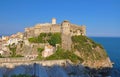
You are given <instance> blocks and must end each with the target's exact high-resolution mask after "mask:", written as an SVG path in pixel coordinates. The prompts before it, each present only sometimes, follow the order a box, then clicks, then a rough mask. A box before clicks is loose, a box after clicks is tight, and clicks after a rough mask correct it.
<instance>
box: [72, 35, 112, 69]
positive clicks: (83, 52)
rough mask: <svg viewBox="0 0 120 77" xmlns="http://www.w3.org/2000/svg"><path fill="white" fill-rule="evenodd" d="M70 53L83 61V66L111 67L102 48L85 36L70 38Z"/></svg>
mask: <svg viewBox="0 0 120 77" xmlns="http://www.w3.org/2000/svg"><path fill="white" fill-rule="evenodd" d="M72 42H73V43H72V51H74V53H75V54H76V55H77V56H79V57H80V58H82V59H83V63H82V64H83V65H84V66H88V67H91V68H100V67H112V63H111V61H110V59H109V57H108V55H107V53H106V51H105V50H104V48H103V47H102V46H101V45H100V44H97V43H95V42H94V41H93V40H91V39H89V38H88V37H86V36H73V37H72Z"/></svg>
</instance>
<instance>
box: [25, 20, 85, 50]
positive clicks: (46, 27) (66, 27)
mask: <svg viewBox="0 0 120 77" xmlns="http://www.w3.org/2000/svg"><path fill="white" fill-rule="evenodd" d="M40 33H61V34H62V48H63V49H67V50H70V49H71V44H72V42H71V36H74V35H83V36H85V35H86V27H85V26H84V25H81V26H78V25H75V24H71V23H70V22H69V21H67V20H64V21H63V22H62V23H61V24H57V23H56V19H55V18H53V19H52V23H44V24H37V25H35V26H34V27H30V28H25V33H24V37H26V38H30V37H35V36H38V35H39V34H40Z"/></svg>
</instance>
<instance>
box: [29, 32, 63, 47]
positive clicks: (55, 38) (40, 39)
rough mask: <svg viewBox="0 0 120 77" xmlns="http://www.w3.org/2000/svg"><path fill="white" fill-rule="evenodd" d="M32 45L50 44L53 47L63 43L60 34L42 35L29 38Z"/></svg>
mask: <svg viewBox="0 0 120 77" xmlns="http://www.w3.org/2000/svg"><path fill="white" fill-rule="evenodd" d="M28 41H29V42H31V43H49V44H51V45H53V46H55V45H56V44H60V43H61V34H60V33H40V35H39V36H37V37H32V38H28Z"/></svg>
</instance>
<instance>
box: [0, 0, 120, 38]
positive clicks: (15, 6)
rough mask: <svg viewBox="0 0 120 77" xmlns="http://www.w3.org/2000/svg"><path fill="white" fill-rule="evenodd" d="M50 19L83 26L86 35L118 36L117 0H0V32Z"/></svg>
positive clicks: (119, 7) (119, 8) (119, 13)
mask: <svg viewBox="0 0 120 77" xmlns="http://www.w3.org/2000/svg"><path fill="white" fill-rule="evenodd" d="M52 18H56V19H57V23H58V24H60V23H61V22H62V21H63V20H69V21H70V23H73V24H77V25H86V28H87V36H104V37H120V0H0V35H10V34H14V33H17V32H24V28H25V27H32V26H34V25H36V24H38V23H46V22H48V23H51V19H52Z"/></svg>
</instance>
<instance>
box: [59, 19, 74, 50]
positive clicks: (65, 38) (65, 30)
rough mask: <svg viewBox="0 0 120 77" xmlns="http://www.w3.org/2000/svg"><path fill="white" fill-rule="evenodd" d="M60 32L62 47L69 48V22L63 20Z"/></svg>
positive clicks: (70, 42)
mask: <svg viewBox="0 0 120 77" xmlns="http://www.w3.org/2000/svg"><path fill="white" fill-rule="evenodd" d="M61 27H62V29H61V31H62V32H61V33H62V48H63V49H66V50H71V44H72V41H71V34H70V22H69V21H67V20H65V21H63V22H62V24H61Z"/></svg>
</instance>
